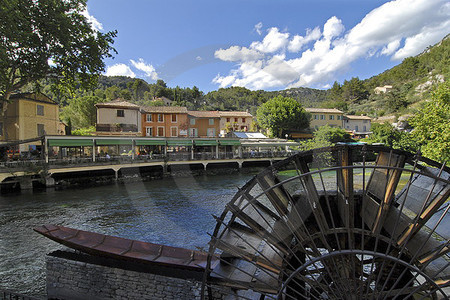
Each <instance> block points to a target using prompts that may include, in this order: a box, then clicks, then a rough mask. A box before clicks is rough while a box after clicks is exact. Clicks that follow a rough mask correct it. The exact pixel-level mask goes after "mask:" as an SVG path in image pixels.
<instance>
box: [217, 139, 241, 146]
mask: <svg viewBox="0 0 450 300" xmlns="http://www.w3.org/2000/svg"><path fill="white" fill-rule="evenodd" d="M219 143H220V145H222V146H240V145H241V142H240V141H239V140H219Z"/></svg>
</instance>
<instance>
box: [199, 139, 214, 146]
mask: <svg viewBox="0 0 450 300" xmlns="http://www.w3.org/2000/svg"><path fill="white" fill-rule="evenodd" d="M218 144H219V143H218V142H217V140H194V145H196V146H216V145H218Z"/></svg>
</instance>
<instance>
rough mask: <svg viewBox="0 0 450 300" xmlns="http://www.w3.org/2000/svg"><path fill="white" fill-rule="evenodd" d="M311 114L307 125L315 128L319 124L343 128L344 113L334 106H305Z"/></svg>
mask: <svg viewBox="0 0 450 300" xmlns="http://www.w3.org/2000/svg"><path fill="white" fill-rule="evenodd" d="M305 110H306V111H307V112H309V113H310V114H311V122H310V124H309V127H310V128H311V129H313V130H317V129H318V128H319V127H320V126H325V125H328V126H331V127H339V128H343V123H342V120H343V116H344V113H343V112H342V111H340V110H339V109H335V108H331V109H330V108H305Z"/></svg>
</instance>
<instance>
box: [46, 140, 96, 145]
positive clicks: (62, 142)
mask: <svg viewBox="0 0 450 300" xmlns="http://www.w3.org/2000/svg"><path fill="white" fill-rule="evenodd" d="M93 144H94V143H93V141H92V139H48V145H49V146H50V147H81V146H92V145H93Z"/></svg>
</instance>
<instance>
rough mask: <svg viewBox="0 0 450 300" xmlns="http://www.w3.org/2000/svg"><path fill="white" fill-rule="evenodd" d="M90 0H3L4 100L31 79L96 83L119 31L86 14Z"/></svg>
mask: <svg viewBox="0 0 450 300" xmlns="http://www.w3.org/2000/svg"><path fill="white" fill-rule="evenodd" d="M85 9H86V0H65V1H60V0H39V1H34V0H8V1H0V20H1V22H0V37H1V38H0V105H1V106H2V113H3V114H4V112H5V111H6V109H7V106H8V103H9V101H10V96H11V94H12V93H13V92H14V91H17V90H19V89H20V88H22V87H24V86H25V85H26V84H28V83H30V82H37V81H38V80H40V79H44V78H50V79H53V80H54V82H55V83H57V84H58V87H59V88H60V89H62V90H67V89H69V90H72V89H74V88H75V85H76V84H78V83H79V84H81V86H82V87H84V88H92V87H95V83H96V80H97V76H98V74H99V73H101V72H102V71H104V67H105V64H104V62H103V58H105V57H110V56H111V54H110V52H111V51H115V50H114V48H112V46H111V45H112V43H113V42H114V41H113V38H114V37H115V36H116V32H115V31H114V32H108V33H105V34H104V33H101V32H99V31H97V30H95V29H93V28H92V27H91V24H90V23H89V21H88V20H87V18H86V17H85V16H84V15H83V11H84V10H85Z"/></svg>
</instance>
